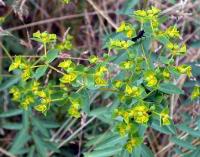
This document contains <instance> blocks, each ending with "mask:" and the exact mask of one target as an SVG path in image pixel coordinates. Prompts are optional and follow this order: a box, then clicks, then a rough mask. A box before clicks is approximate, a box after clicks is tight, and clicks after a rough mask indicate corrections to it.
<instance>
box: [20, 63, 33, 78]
mask: <svg viewBox="0 0 200 157" xmlns="http://www.w3.org/2000/svg"><path fill="white" fill-rule="evenodd" d="M31 72H32V69H31V67H30V65H25V66H24V68H23V71H22V74H21V78H22V80H23V81H26V80H28V79H29V78H30V77H31Z"/></svg>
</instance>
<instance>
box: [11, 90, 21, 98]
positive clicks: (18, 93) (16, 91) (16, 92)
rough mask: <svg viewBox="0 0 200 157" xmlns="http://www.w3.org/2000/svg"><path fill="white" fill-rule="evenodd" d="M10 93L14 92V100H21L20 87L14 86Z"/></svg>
mask: <svg viewBox="0 0 200 157" xmlns="http://www.w3.org/2000/svg"><path fill="white" fill-rule="evenodd" d="M10 93H11V94H13V100H14V101H19V99H20V96H21V93H20V90H19V88H17V87H12V88H11V89H10Z"/></svg>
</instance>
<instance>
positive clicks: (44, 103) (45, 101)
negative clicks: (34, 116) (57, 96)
mask: <svg viewBox="0 0 200 157" xmlns="http://www.w3.org/2000/svg"><path fill="white" fill-rule="evenodd" d="M50 93H51V91H48V93H47V92H44V91H43V90H41V91H35V94H36V95H37V96H38V97H40V100H41V102H40V104H38V105H37V106H35V107H34V108H35V110H37V111H39V112H42V113H45V112H46V111H47V109H48V106H49V104H50V103H51V98H50V96H49V95H50Z"/></svg>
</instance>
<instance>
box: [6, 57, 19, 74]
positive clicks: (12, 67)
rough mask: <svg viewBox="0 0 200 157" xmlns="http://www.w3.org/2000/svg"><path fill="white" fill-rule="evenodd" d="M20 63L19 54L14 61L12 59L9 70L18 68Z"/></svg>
mask: <svg viewBox="0 0 200 157" xmlns="http://www.w3.org/2000/svg"><path fill="white" fill-rule="evenodd" d="M21 64H22V57H21V56H16V57H15V59H14V61H12V64H11V65H10V67H9V69H8V70H9V71H13V70H15V69H18V68H20V65H21Z"/></svg>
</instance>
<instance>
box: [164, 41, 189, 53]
mask: <svg viewBox="0 0 200 157" xmlns="http://www.w3.org/2000/svg"><path fill="white" fill-rule="evenodd" d="M167 48H168V49H170V50H171V52H172V55H174V56H179V55H184V54H185V53H186V49H187V48H186V45H185V44H184V45H182V47H179V45H178V44H173V43H171V42H169V43H168V44H167Z"/></svg>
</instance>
